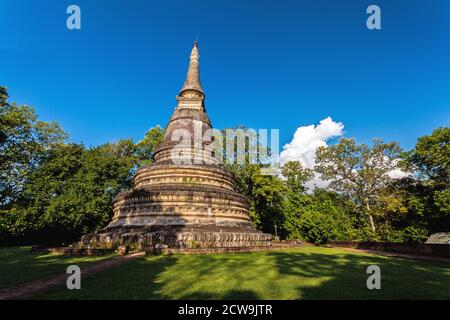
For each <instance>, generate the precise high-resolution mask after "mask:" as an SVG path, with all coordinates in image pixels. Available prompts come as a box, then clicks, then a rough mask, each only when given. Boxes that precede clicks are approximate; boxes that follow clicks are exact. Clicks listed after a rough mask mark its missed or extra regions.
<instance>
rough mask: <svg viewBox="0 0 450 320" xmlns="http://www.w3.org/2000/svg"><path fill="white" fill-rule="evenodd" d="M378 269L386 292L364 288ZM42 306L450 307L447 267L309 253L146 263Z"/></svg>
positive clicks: (49, 295)
mask: <svg viewBox="0 0 450 320" xmlns="http://www.w3.org/2000/svg"><path fill="white" fill-rule="evenodd" d="M371 264H376V265H378V266H380V268H381V274H382V280H381V286H382V289H381V290H368V289H367V287H366V279H367V277H368V276H369V275H367V274H366V268H367V266H369V265H371ZM35 298H39V299H450V265H448V264H439V263H432V262H422V261H414V260H406V259H397V258H390V257H382V256H376V255H370V254H359V253H353V252H349V251H345V250H343V249H334V248H323V247H304V248H298V249H290V250H283V251H276V252H275V251H272V252H257V253H239V254H209V255H191V256H185V255H173V256H148V257H145V258H141V259H137V260H133V261H130V262H127V263H125V264H123V265H121V266H119V267H115V268H111V269H108V270H106V271H104V272H102V273H99V274H95V275H93V276H91V277H87V278H86V279H82V283H81V290H67V289H66V288H64V287H56V288H54V289H51V290H50V291H48V292H46V293H44V294H40V295H39V296H37V297H35Z"/></svg>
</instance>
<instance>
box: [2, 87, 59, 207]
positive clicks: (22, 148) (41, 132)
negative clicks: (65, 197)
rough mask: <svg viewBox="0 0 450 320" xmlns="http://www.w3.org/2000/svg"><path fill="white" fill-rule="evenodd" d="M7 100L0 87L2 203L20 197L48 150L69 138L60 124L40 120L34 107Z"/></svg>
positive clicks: (6, 95)
mask: <svg viewBox="0 0 450 320" xmlns="http://www.w3.org/2000/svg"><path fill="white" fill-rule="evenodd" d="M7 99H8V91H7V90H6V88H5V87H0V206H4V205H6V204H8V203H10V202H12V201H14V199H16V198H17V196H18V194H19V193H20V192H21V190H22V188H23V185H24V183H25V181H26V179H27V177H28V175H29V174H30V173H31V172H32V170H33V169H34V168H36V166H37V165H38V163H39V160H40V159H41V158H42V156H43V155H44V153H45V151H46V150H48V149H49V148H51V147H52V146H54V145H57V144H60V143H63V142H64V141H65V140H66V138H67V134H66V133H65V132H64V131H63V130H62V128H61V127H60V126H59V125H58V123H56V122H45V121H40V120H38V119H37V116H36V113H35V111H34V109H33V108H32V107H29V106H19V105H16V104H15V103H9V102H8V101H7Z"/></svg>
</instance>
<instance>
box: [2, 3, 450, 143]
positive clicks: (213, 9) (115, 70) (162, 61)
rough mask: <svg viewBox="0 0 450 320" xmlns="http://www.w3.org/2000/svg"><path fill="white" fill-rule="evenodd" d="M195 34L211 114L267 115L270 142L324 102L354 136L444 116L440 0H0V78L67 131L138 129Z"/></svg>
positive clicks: (447, 108) (286, 135)
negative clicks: (77, 12)
mask: <svg viewBox="0 0 450 320" xmlns="http://www.w3.org/2000/svg"><path fill="white" fill-rule="evenodd" d="M70 4H77V5H79V6H80V8H81V13H82V29H81V30H79V31H69V30H68V29H67V28H66V18H67V14H66V8H67V6H68V5H70ZM370 4H377V5H379V6H380V8H381V13H382V29H381V30H374V31H371V30H368V29H367V28H366V18H367V16H368V15H367V14H366V8H367V6H368V5H370ZM196 36H198V39H199V42H200V56H201V58H200V66H201V79H202V85H203V88H204V89H205V91H206V107H207V111H208V114H209V116H210V118H211V119H212V122H213V125H214V126H215V127H217V128H225V127H233V126H236V125H245V126H247V127H251V128H279V129H280V138H281V141H280V142H281V145H283V144H285V143H287V142H289V141H291V139H292V136H293V134H294V132H295V131H296V129H297V128H298V127H301V126H305V125H310V124H318V123H319V122H320V121H321V120H322V119H324V118H326V117H328V116H330V117H332V118H333V120H335V121H339V122H342V123H343V124H344V125H345V135H346V136H348V137H355V138H356V139H357V141H358V142H370V140H371V139H372V138H374V137H378V138H383V139H385V140H386V141H392V140H396V141H399V142H400V143H401V145H402V147H404V148H405V149H409V148H411V147H413V145H414V144H415V141H416V138H417V137H418V136H421V135H424V134H430V133H431V131H432V130H433V129H434V128H436V127H438V126H449V125H450V2H449V1H446V0H441V1H438V0H432V1H425V0H420V1H406V0H405V1H399V0H390V1H378V0H377V1H350V0H345V1H343V0H340V1H321V0H319V1H317V0H315V1H312V0H309V1H298V0H297V1H284V0H281V1H267V0H244V1H206V0H189V1H188V0H184V1H143V0H132V1H124V0H122V1H118V0H114V1H113V0H89V1H81V0H71V1H61V0H59V1H56V0H55V1H51V0H39V1H37V0H36V1H31V0H30V1H24V0H1V1H0V39H2V40H1V42H0V84H1V85H5V86H7V87H8V89H9V91H10V100H11V101H16V102H18V103H21V104H29V105H32V106H34V107H35V108H36V110H37V113H38V114H39V116H40V117H41V118H42V119H44V120H56V121H58V122H59V123H61V124H62V126H63V127H64V129H65V130H66V131H67V132H68V133H69V134H70V136H71V138H72V140H73V141H76V142H80V141H82V142H84V143H85V144H86V145H88V146H89V145H97V144H100V143H104V142H107V141H114V140H118V139H121V138H128V137H131V138H133V139H135V140H139V139H140V138H141V137H142V136H143V134H144V133H145V131H146V130H147V129H148V128H150V127H152V126H154V125H156V124H160V125H162V126H165V125H166V123H167V121H168V119H169V117H170V115H171V113H172V111H173V109H174V107H175V105H176V100H175V96H176V94H177V93H178V91H179V89H180V88H181V85H182V83H183V80H184V76H185V72H186V69H187V63H188V55H189V51H190V49H191V45H192V41H193V39H194V38H195V37H196Z"/></svg>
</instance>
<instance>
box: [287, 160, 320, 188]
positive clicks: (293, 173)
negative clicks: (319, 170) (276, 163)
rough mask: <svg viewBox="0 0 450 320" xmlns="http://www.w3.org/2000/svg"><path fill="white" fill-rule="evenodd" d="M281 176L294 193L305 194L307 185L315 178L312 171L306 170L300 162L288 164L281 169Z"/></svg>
mask: <svg viewBox="0 0 450 320" xmlns="http://www.w3.org/2000/svg"><path fill="white" fill-rule="evenodd" d="M281 174H282V175H283V177H284V178H286V186H287V187H288V188H289V189H290V190H291V191H292V192H294V193H303V192H305V191H306V188H305V183H306V182H308V181H309V180H311V178H312V177H313V172H312V170H310V169H304V168H303V166H302V164H301V163H300V162H299V161H289V162H287V163H286V164H285V165H284V166H283V168H282V169H281Z"/></svg>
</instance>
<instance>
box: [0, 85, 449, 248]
mask: <svg viewBox="0 0 450 320" xmlns="http://www.w3.org/2000/svg"><path fill="white" fill-rule="evenodd" d="M7 100H8V93H7V91H6V89H5V88H4V87H0V107H1V110H0V241H1V244H3V245H4V244H30V243H55V244H56V243H63V242H65V243H70V242H73V241H76V240H78V239H79V238H80V236H81V235H82V234H84V233H88V232H94V231H97V230H99V229H101V228H103V227H104V226H106V225H107V223H108V222H109V220H110V218H111V216H112V199H113V197H114V196H115V195H116V194H117V193H118V192H120V191H124V190H127V189H129V188H132V187H133V176H134V173H135V172H136V170H137V169H138V168H139V167H140V166H143V165H147V164H149V163H150V161H151V160H150V159H151V157H152V153H153V150H154V148H155V147H156V145H157V144H158V142H159V141H160V140H161V139H162V137H163V129H161V128H160V127H154V128H151V129H150V130H149V131H148V132H147V133H146V135H145V137H144V138H143V139H142V140H141V141H139V142H137V143H135V142H133V141H132V140H130V139H125V140H120V141H118V142H115V143H107V144H104V145H101V146H97V147H89V148H88V147H86V146H84V145H82V144H75V143H70V142H68V135H67V134H66V133H65V132H64V131H63V130H62V128H61V127H60V126H59V125H58V124H57V123H55V122H43V121H40V120H38V118H37V116H36V114H35V112H34V110H33V109H32V108H31V107H28V106H19V105H16V104H14V103H10V102H8V101H7ZM449 141H450V128H438V129H436V130H435V131H434V132H433V133H432V134H431V135H430V136H424V137H421V138H419V139H418V140H417V144H416V146H415V148H414V149H413V150H411V151H408V152H403V151H402V150H401V149H400V147H399V146H398V144H397V143H384V142H383V141H381V140H375V141H374V143H373V144H372V145H371V146H368V145H365V144H361V145H358V144H356V142H355V141H354V140H352V139H341V140H340V142H339V143H338V144H336V145H333V146H329V147H327V148H319V149H318V150H317V154H316V167H315V168H314V169H313V170H310V169H305V168H303V167H302V165H301V164H300V163H299V162H288V163H286V164H285V166H284V167H283V168H281V174H280V175H275V176H271V175H263V174H262V173H261V169H262V168H263V167H264V165H256V164H245V165H228V166H229V168H230V169H231V170H232V171H233V172H234V173H235V176H236V180H237V188H238V189H239V191H240V192H242V193H243V194H244V195H245V196H246V197H247V198H248V199H249V200H250V204H251V207H250V215H251V218H252V220H253V221H254V222H255V224H256V225H257V226H258V228H260V229H262V230H264V231H265V232H270V233H272V234H275V233H276V234H277V235H278V236H280V237H281V238H285V239H286V238H287V239H305V240H308V241H312V242H316V243H323V242H326V241H327V240H328V239H334V240H375V241H414V242H421V241H424V240H425V239H426V238H427V237H428V236H429V235H430V234H431V233H433V232H437V231H450V179H449V174H450V144H449ZM394 173H395V174H396V175H397V177H394ZM399 173H402V176H403V177H402V178H399V177H398V175H399ZM311 180H312V181H321V185H326V187H316V188H314V190H310V189H309V190H308V188H306V186H305V185H306V184H307V183H308V181H311Z"/></svg>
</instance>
